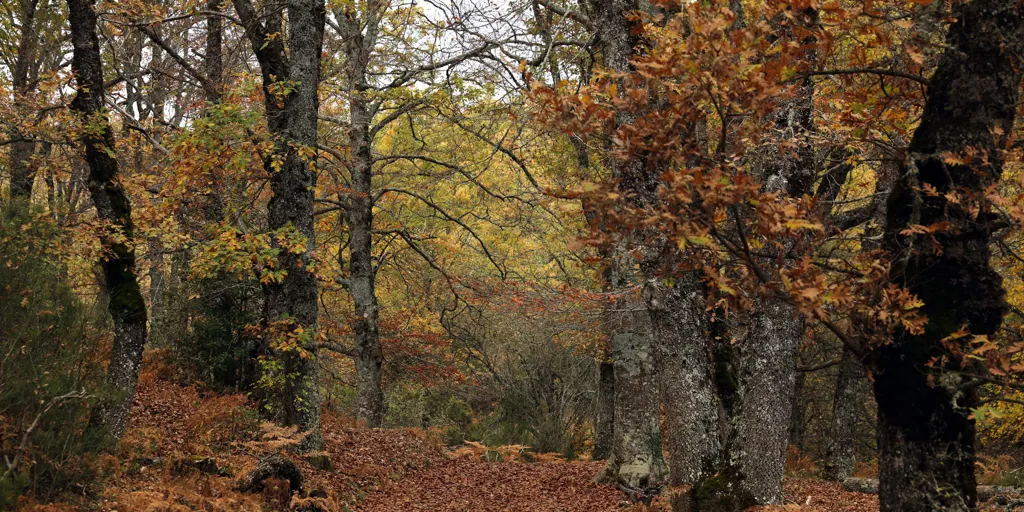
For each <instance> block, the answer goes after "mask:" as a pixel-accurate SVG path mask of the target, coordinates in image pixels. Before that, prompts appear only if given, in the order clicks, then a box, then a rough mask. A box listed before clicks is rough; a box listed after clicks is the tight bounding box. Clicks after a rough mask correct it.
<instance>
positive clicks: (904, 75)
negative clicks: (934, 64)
mask: <svg viewBox="0 0 1024 512" xmlns="http://www.w3.org/2000/svg"><path fill="white" fill-rule="evenodd" d="M860 74H869V75H879V76H891V77H896V78H905V79H907V80H912V81H914V82H917V83H919V84H921V85H923V86H925V87H928V86H929V83H928V79H926V78H925V77H923V76H920V75H915V74H913V73H904V72H902V71H894V70H891V69H878V68H851V69H826V70H822V71H809V72H807V73H801V74H799V75H796V76H794V77H793V78H790V79H789V80H786V81H785V82H783V83H792V82H798V81H800V80H803V79H805V78H809V77H812V76H834V75H860Z"/></svg>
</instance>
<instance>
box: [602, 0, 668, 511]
mask: <svg viewBox="0 0 1024 512" xmlns="http://www.w3.org/2000/svg"><path fill="white" fill-rule="evenodd" d="M638 9H639V4H638V3H636V2H630V1H628V0H627V1H621V0H610V1H597V2H594V3H593V5H592V6H591V7H590V10H591V11H592V12H594V13H595V15H596V19H595V20H594V21H593V25H594V27H595V36H596V39H597V47H598V48H599V49H600V55H601V63H602V65H603V66H604V67H605V68H607V69H608V70H609V71H610V72H618V73H629V72H631V71H633V70H634V68H633V66H632V63H631V58H632V57H633V55H634V52H636V51H638V50H639V46H640V45H641V39H640V33H639V32H640V30H641V28H640V26H639V25H638V24H637V23H635V22H634V21H632V20H631V19H630V16H633V15H634V14H635V13H636V11H638ZM634 122H635V116H633V115H631V113H621V114H620V115H618V116H617V117H616V119H615V121H614V123H615V125H616V126H628V125H630V124H632V123H634ZM650 163H651V162H646V161H645V160H644V158H643V156H642V155H638V156H631V157H626V158H623V157H621V156H618V155H616V156H610V157H608V158H606V159H605V166H606V167H607V168H608V169H609V170H610V171H611V179H612V180H616V181H619V182H620V183H619V187H620V188H621V189H622V190H623V191H625V192H626V193H631V194H632V197H633V198H635V199H634V200H639V201H645V200H649V189H650V186H651V185H650V181H651V174H653V173H654V172H656V171H654V170H652V169H649V168H648V166H649V164H650ZM602 224H603V223H601V222H597V223H592V225H597V226H601V225H602ZM642 236H643V234H642V233H636V232H629V231H626V232H622V233H612V240H611V241H610V246H611V247H610V249H608V250H607V252H606V254H607V259H606V261H604V262H603V264H604V265H607V270H606V271H605V272H606V273H605V275H606V279H607V286H608V289H609V292H610V293H611V296H612V297H615V300H613V301H609V304H608V309H607V319H606V322H607V324H606V327H605V329H606V330H607V332H608V336H609V341H610V344H611V361H612V371H613V375H614V378H615V381H614V397H615V398H614V413H613V418H614V423H613V429H612V432H613V433H612V449H611V456H610V457H609V459H608V464H607V466H606V467H605V469H604V470H603V472H602V474H601V475H599V476H598V479H599V481H600V480H603V481H609V482H614V483H616V484H617V485H619V486H622V487H625V488H626V489H628V490H629V491H630V492H633V493H638V494H639V495H640V496H641V497H643V496H645V495H650V494H651V493H653V492H654V490H655V489H657V488H658V487H659V486H660V485H661V483H662V480H663V478H664V477H665V475H666V473H667V472H668V468H667V467H666V465H665V461H664V458H663V455H662V449H661V445H662V441H661V427H660V425H659V421H658V403H659V401H658V397H659V391H658V381H657V378H656V376H655V366H656V365H657V364H659V363H660V361H656V352H655V339H656V338H657V337H659V336H660V335H662V334H663V333H662V332H660V331H659V330H658V329H659V327H660V324H659V323H658V322H657V319H658V318H659V317H658V316H657V315H656V314H655V315H652V314H651V313H649V312H648V309H649V308H648V307H645V305H644V304H643V302H642V301H640V300H639V299H640V298H639V297H637V296H636V293H635V291H636V290H637V289H638V288H639V286H640V282H641V276H640V273H639V272H638V270H637V267H638V265H639V264H640V263H641V261H640V259H643V258H646V257H647V256H648V255H647V254H644V255H642V256H640V257H639V258H640V259H638V257H637V252H638V244H640V243H642V240H641V237H642ZM652 317H653V318H652ZM652 320H654V323H653V324H652ZM658 355H661V354H658ZM673 433H675V432H674V431H673Z"/></svg>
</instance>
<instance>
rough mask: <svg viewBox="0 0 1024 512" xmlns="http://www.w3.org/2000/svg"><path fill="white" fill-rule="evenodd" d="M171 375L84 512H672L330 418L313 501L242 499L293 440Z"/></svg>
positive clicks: (864, 509) (434, 439) (594, 466)
mask: <svg viewBox="0 0 1024 512" xmlns="http://www.w3.org/2000/svg"><path fill="white" fill-rule="evenodd" d="M172 374H173V370H171V369H168V368H165V367H162V366H160V365H159V364H149V365H147V367H146V369H145V370H144V372H143V376H142V378H141V379H140V386H139V390H138V393H137V397H136V403H135V407H134V409H133V413H132V422H131V426H130V428H129V431H128V433H127V434H126V436H125V438H124V440H123V442H122V451H121V454H120V456H119V457H117V458H114V457H110V458H109V459H108V460H107V461H105V462H104V463H103V464H101V466H102V469H103V471H105V472H107V478H106V480H105V481H104V485H103V488H102V490H100V491H99V494H98V503H97V502H96V501H94V500H90V501H92V503H91V504H90V505H89V506H87V507H85V510H95V509H97V508H98V509H99V510H106V511H115V510H116V511H125V512H134V511H191V510H211V511H213V510H217V511H220V510H231V511H234V510H245V511H254V512H256V511H263V510H289V509H291V510H326V511H332V512H333V511H337V512H342V511H359V512H392V511H396V512H397V511H437V512H443V511H451V512H455V511H459V512H462V511H523V512H526V511H537V512H543V511H552V512H553V511H566V512H583V511H588V512H602V511H609V512H610V511H632V512H643V511H655V510H667V508H665V507H664V506H663V505H660V504H658V503H657V500H656V502H655V503H654V504H653V505H651V506H645V505H642V504H632V503H629V502H628V500H627V499H626V497H625V495H623V494H622V493H621V492H619V491H618V490H616V489H615V488H614V487H612V486H607V485H597V484H595V483H594V475H595V474H596V473H597V472H598V471H599V470H600V469H601V466H602V463H601V462H584V461H573V462H565V461H559V460H541V461H534V462H525V461H522V460H514V461H509V460H508V459H505V461H503V462H491V461H486V460H484V458H486V457H481V455H493V453H488V452H487V449H486V448H485V447H482V446H481V445H472V446H468V447H464V448H462V449H456V450H452V449H449V448H448V447H445V446H443V443H441V442H440V441H439V440H438V436H436V435H432V434H431V433H430V432H428V431H424V430H422V429H387V430H384V429H365V428H360V427H357V426H356V425H354V424H352V423H351V422H350V421H347V420H344V419H341V418H337V417H334V416H329V415H327V416H325V417H324V441H325V445H326V446H325V452H324V455H326V456H327V457H328V458H329V459H330V462H331V464H330V466H331V467H330V468H329V469H326V470H325V469H317V468H314V467H313V466H311V465H310V464H309V463H307V462H306V461H304V460H301V459H298V460H296V463H297V465H298V467H299V468H300V469H301V471H302V473H303V476H304V485H303V489H304V494H305V495H307V496H309V497H308V498H301V497H295V496H291V493H289V492H288V490H287V483H286V482H285V481H283V480H282V481H268V485H267V486H265V488H263V489H262V490H259V491H258V492H256V493H244V492H241V491H239V490H238V489H236V482H238V480H239V477H240V476H241V475H244V474H245V473H246V472H248V471H249V470H250V469H252V468H253V467H254V466H255V465H256V463H257V462H258V460H259V458H260V457H262V456H265V455H267V454H269V453H273V452H276V451H280V450H281V449H282V447H283V446H285V445H287V444H288V443H289V442H292V441H291V439H292V438H291V437H289V436H294V433H292V434H289V433H288V432H286V431H283V429H277V428H274V427H272V426H269V425H267V424H263V425H262V430H261V428H260V427H259V426H258V425H259V422H258V420H256V419H255V417H254V416H255V415H254V413H253V411H252V410H251V409H249V408H247V407H246V406H245V403H246V399H245V397H244V396H243V395H217V394H205V393H201V392H200V391H198V390H197V389H196V388H195V387H193V386H188V387H182V386H179V385H178V384H175V383H174V382H173V375H172ZM785 489H786V502H787V503H788V505H783V506H778V507H771V508H768V509H764V510H772V511H781V510H786V511H791V510H801V511H807V512H810V511H815V512H817V511H825V512H833V511H835V512H868V511H875V510H878V500H877V498H876V497H875V496H872V495H866V494H858V493H851V492H846V491H845V490H843V488H842V486H840V485H838V484H833V483H826V482H822V481H820V480H815V479H810V478H791V479H787V481H786V484H785ZM314 504H315V505H316V507H314V506H311V505H314ZM303 507H306V508H303ZM26 509H28V510H33V509H34V510H39V511H55V510H75V509H76V508H74V507H61V506H53V505H51V506H40V507H26Z"/></svg>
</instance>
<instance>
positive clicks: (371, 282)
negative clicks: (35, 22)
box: [335, 4, 386, 427]
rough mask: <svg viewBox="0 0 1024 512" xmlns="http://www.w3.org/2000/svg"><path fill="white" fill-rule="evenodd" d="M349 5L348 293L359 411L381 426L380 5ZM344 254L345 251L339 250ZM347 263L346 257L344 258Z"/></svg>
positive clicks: (344, 17) (343, 12)
mask: <svg viewBox="0 0 1024 512" xmlns="http://www.w3.org/2000/svg"><path fill="white" fill-rule="evenodd" d="M354 9H355V7H354V6H349V7H346V8H344V9H339V10H338V11H336V12H335V18H337V20H338V26H339V27H340V28H341V29H342V31H343V32H344V34H343V37H344V43H345V44H344V51H345V56H346V62H345V75H346V76H345V78H346V83H347V84H348V91H347V93H348V104H349V131H348V136H349V145H350V147H351V154H352V158H351V161H350V162H349V169H350V170H351V182H350V187H351V189H352V192H351V193H350V194H348V196H347V201H346V202H345V204H346V206H345V221H346V222H347V224H348V237H349V243H348V246H349V261H348V269H349V284H348V290H349V294H350V295H351V296H352V305H353V322H354V325H353V329H352V330H353V333H354V335H355V341H356V349H355V366H356V375H357V378H358V384H357V392H358V396H357V404H356V412H357V416H358V418H359V419H360V420H361V421H363V422H365V423H366V424H367V425H368V426H371V427H379V426H381V423H382V422H383V421H384V413H385V409H386V405H385V403H384V390H383V387H382V383H381V366H382V364H383V361H384V356H383V351H382V349H381V345H380V330H379V324H378V317H379V308H380V306H379V304H378V302H377V289H376V271H375V269H374V268H373V188H372V187H373V151H372V150H373V148H372V143H373V142H372V134H371V127H370V125H371V122H372V121H373V114H372V113H371V111H370V106H369V98H368V97H367V91H368V90H369V89H370V86H369V83H368V81H367V80H368V75H367V73H368V71H369V68H368V66H369V62H370V55H371V53H372V52H373V50H374V45H375V44H376V39H377V31H378V29H379V27H378V25H379V17H378V14H379V13H378V10H379V6H376V5H375V4H371V5H369V6H368V7H367V9H366V14H367V16H366V18H365V19H362V18H360V16H358V15H357V13H356V12H354ZM339 258H341V255H340V254H339ZM339 263H341V264H342V265H343V266H344V264H345V262H344V261H339Z"/></svg>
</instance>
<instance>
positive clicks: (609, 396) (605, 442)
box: [591, 354, 615, 460]
mask: <svg viewBox="0 0 1024 512" xmlns="http://www.w3.org/2000/svg"><path fill="white" fill-rule="evenodd" d="M594 416H595V418H594V453H593V455H592V456H591V458H592V459H593V460H605V459H607V458H608V457H611V454H612V444H613V443H612V442H613V440H614V439H615V365H614V364H613V363H612V361H611V354H609V355H608V356H607V357H606V358H604V359H601V360H599V361H598V362H597V411H596V412H595V414H594Z"/></svg>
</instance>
